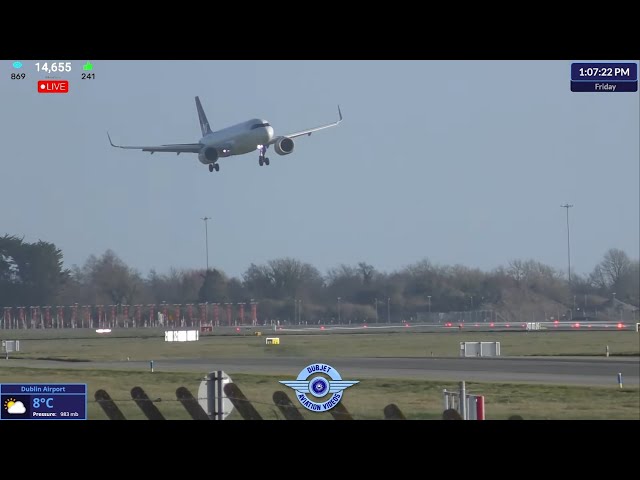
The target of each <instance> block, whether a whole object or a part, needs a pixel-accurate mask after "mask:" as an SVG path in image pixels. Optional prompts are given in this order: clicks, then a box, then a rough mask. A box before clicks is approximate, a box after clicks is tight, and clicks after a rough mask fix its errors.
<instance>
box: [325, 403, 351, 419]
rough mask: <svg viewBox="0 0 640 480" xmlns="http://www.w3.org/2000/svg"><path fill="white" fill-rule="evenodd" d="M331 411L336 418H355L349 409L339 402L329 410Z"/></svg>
mask: <svg viewBox="0 0 640 480" xmlns="http://www.w3.org/2000/svg"><path fill="white" fill-rule="evenodd" d="M329 413H330V414H331V416H332V417H333V419H334V420H353V417H352V416H351V414H350V413H349V410H347V408H346V407H345V406H344V405H343V404H342V403H338V404H337V405H336V406H335V407H333V408H332V409H331V410H329Z"/></svg>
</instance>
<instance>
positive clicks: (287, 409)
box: [273, 391, 304, 420]
mask: <svg viewBox="0 0 640 480" xmlns="http://www.w3.org/2000/svg"><path fill="white" fill-rule="evenodd" d="M273 403H275V404H276V407H278V409H279V410H280V411H281V412H282V415H284V418H285V419H287V420H304V417H303V416H302V414H301V413H300V412H299V411H298V409H297V408H296V407H295V406H294V405H293V403H291V400H290V399H289V397H288V396H287V394H286V393H284V392H281V391H277V392H274V393H273Z"/></svg>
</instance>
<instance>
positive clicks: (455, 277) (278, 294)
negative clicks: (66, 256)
mask: <svg viewBox="0 0 640 480" xmlns="http://www.w3.org/2000/svg"><path fill="white" fill-rule="evenodd" d="M614 295H615V299H616V300H619V301H622V302H625V303H628V304H630V305H634V306H635V307H638V305H639V304H640V299H639V296H640V268H639V261H638V260H637V259H631V258H629V256H628V255H627V254H626V253H625V252H624V251H622V250H619V249H616V248H612V249H610V250H609V251H607V252H606V253H605V254H604V256H603V258H602V260H601V261H600V262H599V263H598V264H597V265H596V266H595V267H594V269H593V271H592V272H591V273H590V274H589V275H586V276H579V275H575V274H573V275H572V283H571V285H569V283H568V282H567V279H566V277H565V276H564V274H563V272H561V271H559V270H557V269H554V268H553V267H550V266H548V265H544V264H542V263H540V262H538V261H535V260H512V261H510V262H509V263H508V264H507V265H506V266H500V267H498V268H496V269H494V270H492V271H489V272H483V271H481V270H479V269H473V268H468V267H465V266H462V265H453V266H442V265H435V264H433V263H431V262H430V261H429V260H422V261H420V262H417V263H414V264H412V265H409V266H407V267H405V268H402V269H399V270H397V271H394V272H380V271H377V270H376V269H375V268H374V267H373V266H372V265H370V264H369V263H367V262H359V263H357V264H354V265H339V266H337V267H335V268H332V269H330V270H329V271H328V272H326V274H324V275H323V274H322V273H321V272H320V271H319V270H318V269H317V268H316V267H314V266H313V265H310V264H308V263H304V262H301V261H299V260H296V259H293V258H279V259H275V260H271V261H268V262H267V263H265V264H262V265H256V264H251V265H250V266H249V267H248V268H247V269H246V271H245V272H244V274H243V275H242V278H236V277H230V276H228V275H226V274H225V273H224V272H223V271H221V270H220V269H217V268H212V269H209V270H208V271H205V270H204V269H202V270H198V269H182V270H179V269H175V268H172V269H171V270H170V271H169V272H167V273H164V274H161V273H158V272H156V271H154V270H152V271H151V272H150V273H149V274H148V275H147V276H146V277H145V276H143V275H142V274H141V273H140V272H138V271H137V270H135V269H133V268H131V267H129V266H128V265H126V264H125V262H123V261H122V259H120V258H119V257H118V256H117V255H116V253H114V252H113V251H111V250H107V251H106V252H104V253H103V254H102V255H101V256H95V255H92V256H90V257H89V258H88V259H87V261H86V262H85V263H84V265H82V266H73V267H72V268H70V269H69V268H65V267H64V264H63V254H62V251H61V250H60V249H59V248H57V247H56V246H55V245H54V244H52V243H49V242H45V241H42V240H39V241H38V242H35V243H28V242H25V241H24V239H21V238H18V237H16V236H10V235H5V236H4V237H0V307H5V306H6V307H9V306H14V307H15V306H29V305H71V304H74V303H80V304H93V305H100V304H128V305H134V304H148V303H156V304H159V303H162V302H167V303H177V304H186V303H203V302H210V303H214V302H217V303H224V302H251V301H256V302H258V303H259V304H260V307H259V309H260V315H261V316H262V317H265V316H266V317H267V318H289V319H291V318H293V317H294V315H296V312H298V311H299V309H300V306H301V305H303V306H304V312H305V317H306V318H323V319H326V318H337V317H338V316H341V317H342V319H350V318H353V319H356V318H358V319H376V318H382V319H385V320H386V318H387V315H388V314H389V313H390V310H392V312H393V313H392V316H393V319H394V320H399V319H409V318H411V317H414V316H415V315H416V314H417V313H419V312H427V311H431V312H449V311H470V310H479V309H494V310H498V311H503V312H506V313H508V312H509V311H511V312H513V311H516V310H518V309H520V311H521V310H522V307H523V305H526V304H536V305H538V306H540V305H542V304H544V308H545V309H547V310H548V311H553V310H554V309H559V308H561V307H562V308H570V309H571V308H576V298H579V299H580V300H579V304H580V305H584V308H589V306H591V307H594V306H597V305H600V304H602V303H604V302H606V301H609V299H611V298H612V297H613V296H614ZM391 305H392V306H393V308H392V309H391Z"/></svg>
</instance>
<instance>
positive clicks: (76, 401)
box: [0, 383, 87, 420]
mask: <svg viewBox="0 0 640 480" xmlns="http://www.w3.org/2000/svg"><path fill="white" fill-rule="evenodd" d="M0 420H87V385H86V384H84V383H3V384H0Z"/></svg>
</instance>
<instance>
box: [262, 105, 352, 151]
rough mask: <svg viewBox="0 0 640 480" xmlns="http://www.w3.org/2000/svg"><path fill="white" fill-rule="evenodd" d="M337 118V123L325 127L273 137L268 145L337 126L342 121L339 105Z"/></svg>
mask: <svg viewBox="0 0 640 480" xmlns="http://www.w3.org/2000/svg"><path fill="white" fill-rule="evenodd" d="M338 116H339V117H340V118H339V119H338V121H336V122H333V123H328V124H326V125H320V126H319V127H315V128H310V129H308V130H301V131H299V132H295V133H290V134H288V135H278V136H276V137H274V138H273V139H272V140H271V141H270V142H269V145H271V144H273V143H276V142H277V141H278V139H280V138H282V137H287V138H296V137H301V136H303V135H311V134H312V133H313V132H317V131H318V130H324V129H325V128H330V127H335V126H336V125H338V124H339V123H340V122H341V121H342V112H341V111H340V105H338Z"/></svg>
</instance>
